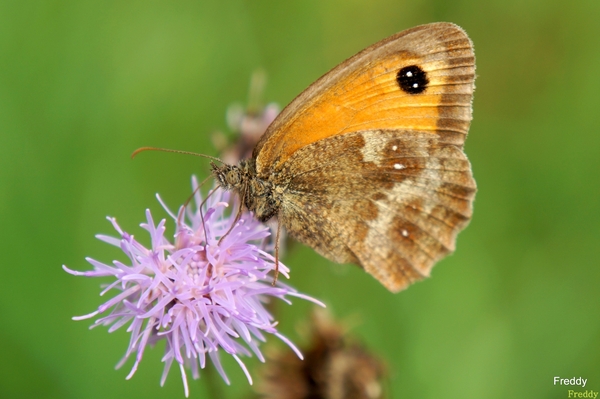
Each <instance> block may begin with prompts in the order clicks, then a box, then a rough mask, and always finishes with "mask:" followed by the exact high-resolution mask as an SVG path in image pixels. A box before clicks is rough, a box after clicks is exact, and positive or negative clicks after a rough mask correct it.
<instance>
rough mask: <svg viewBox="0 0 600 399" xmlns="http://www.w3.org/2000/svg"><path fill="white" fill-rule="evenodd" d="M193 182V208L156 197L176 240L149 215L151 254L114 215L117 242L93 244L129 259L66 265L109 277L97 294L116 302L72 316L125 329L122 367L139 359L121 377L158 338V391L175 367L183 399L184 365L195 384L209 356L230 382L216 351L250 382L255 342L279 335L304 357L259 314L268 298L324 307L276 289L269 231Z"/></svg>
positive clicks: (282, 270) (224, 194) (291, 291)
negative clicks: (175, 207)
mask: <svg viewBox="0 0 600 399" xmlns="http://www.w3.org/2000/svg"><path fill="white" fill-rule="evenodd" d="M192 185H193V188H194V190H195V192H196V194H195V202H196V206H195V207H191V206H189V207H182V208H180V210H179V212H178V215H175V214H173V213H172V212H170V211H169V209H168V208H167V207H166V206H165V205H164V203H163V202H162V201H161V199H160V197H158V196H157V197H158V199H159V201H160V202H161V204H162V205H163V207H164V208H165V210H167V212H168V213H169V214H170V216H171V217H172V218H173V220H174V221H175V222H176V228H175V236H174V240H169V239H168V238H167V237H165V230H166V221H165V220H161V221H160V222H159V223H157V224H155V222H154V220H153V218H152V215H151V214H150V211H149V210H147V211H146V222H145V223H142V224H141V226H142V228H143V229H144V230H146V231H148V233H149V234H150V240H151V245H150V248H147V247H145V246H144V245H142V244H141V243H140V242H138V241H137V240H136V239H134V237H133V235H130V234H128V233H127V232H125V231H124V230H123V229H122V228H121V227H120V226H119V225H118V224H117V221H116V220H115V219H114V218H108V220H109V221H110V222H111V223H112V225H113V227H114V228H115V230H116V231H117V232H118V234H119V237H118V238H114V237H109V236H104V235H98V236H97V238H98V239H100V240H102V241H104V242H106V243H108V244H111V245H114V246H117V247H120V248H121V250H122V251H123V252H124V253H125V255H127V258H128V262H120V261H113V264H112V265H108V264H105V263H102V262H99V261H97V260H94V259H91V258H87V259H86V260H87V261H88V262H89V263H90V264H91V265H92V266H93V270H92V271H87V272H79V271H74V270H71V269H69V268H67V267H66V266H63V268H64V270H65V271H67V272H68V273H71V274H73V275H76V276H87V277H103V276H110V277H113V278H114V279H115V281H114V282H112V283H111V284H109V285H108V286H106V288H105V289H104V290H103V292H102V294H101V295H104V294H105V293H107V292H109V291H116V292H117V293H116V295H115V296H113V297H112V298H111V299H109V300H108V301H106V302H105V303H104V304H102V305H101V306H99V307H98V309H97V310H96V311H95V312H92V313H90V314H88V315H85V316H81V317H76V318H74V319H76V320H81V319H87V318H91V317H95V316H97V315H103V316H102V317H100V318H99V319H97V320H96V321H95V323H94V325H93V326H92V327H95V326H98V325H106V326H109V332H112V331H115V330H117V329H119V328H120V327H122V326H124V325H128V327H127V331H128V332H130V333H131V340H130V342H129V347H128V348H127V351H126V353H125V356H124V357H123V359H122V360H121V362H120V363H119V365H118V367H120V366H122V365H123V364H124V363H125V361H126V360H127V359H128V358H130V357H131V356H133V355H134V354H135V362H134V365H133V367H132V370H131V372H130V373H129V375H128V376H127V378H128V379H129V378H131V377H132V376H133V374H134V373H135V371H136V369H137V367H138V365H139V363H140V361H141V360H142V356H143V354H144V350H145V349H146V347H147V346H148V345H153V344H155V343H156V342H157V341H160V340H161V339H164V340H165V342H166V344H165V354H164V357H163V359H162V360H163V362H164V363H165V367H164V372H163V376H162V379H161V385H163V384H164V382H165V380H166V377H167V374H168V372H169V369H170V368H171V365H172V363H173V361H176V362H177V363H178V364H179V368H180V370H181V375H182V379H183V384H184V390H185V395H186V396H188V394H189V389H188V385H187V377H186V371H185V370H186V368H189V369H190V370H191V372H192V376H193V378H194V379H197V378H199V377H200V369H202V368H204V367H205V365H206V358H207V355H208V357H209V358H210V359H211V361H212V362H213V364H214V366H215V368H216V369H217V370H218V372H219V374H220V375H221V377H222V378H223V379H224V380H225V382H226V383H227V384H229V379H228V378H227V375H226V373H225V371H224V370H223V367H222V365H221V362H220V360H219V355H220V353H221V352H225V353H227V354H229V355H231V356H232V357H233V358H234V359H235V360H236V361H237V362H238V364H239V365H240V367H241V368H242V369H243V371H244V373H245V374H246V376H247V378H248V381H249V383H250V384H252V378H251V376H250V374H249V372H248V370H247V369H246V366H245V365H244V363H243V362H242V360H241V359H240V356H251V355H252V353H254V354H255V355H256V356H257V358H258V359H259V360H261V361H263V362H264V357H263V355H262V353H261V351H260V348H259V344H260V342H264V341H265V334H273V335H275V336H277V337H278V338H279V339H281V340H282V341H283V342H285V343H286V344H287V345H288V346H289V347H290V348H291V349H293V350H294V351H295V352H296V354H297V355H298V356H299V357H300V358H302V355H301V353H300V352H299V351H298V349H297V348H296V347H295V346H294V345H293V344H292V343H291V342H290V341H289V340H288V339H287V338H286V337H284V336H283V335H281V334H280V333H279V332H278V331H277V328H276V326H277V322H275V321H274V318H273V316H272V315H271V314H270V313H269V312H268V310H267V309H266V308H265V303H266V302H267V301H268V300H269V299H270V297H275V298H279V299H281V300H283V301H285V302H287V303H290V301H289V297H299V298H303V299H307V300H309V301H313V302H316V303H318V304H320V305H322V304H321V303H320V302H318V301H317V300H315V299H313V298H310V297H308V296H306V295H303V294H300V293H298V292H297V291H296V290H294V289H292V288H291V287H289V286H287V285H285V284H283V283H281V282H277V284H276V285H275V286H273V285H272V283H273V273H271V272H273V271H274V269H275V260H274V258H273V256H272V255H270V254H269V252H268V248H265V247H264V245H261V242H266V241H265V238H266V237H267V236H269V234H270V233H269V230H268V228H267V227H266V226H264V225H262V224H260V223H259V222H258V221H256V220H255V219H254V218H253V217H252V214H251V213H249V212H244V213H243V214H242V215H241V217H240V218H239V220H237V221H236V218H235V216H236V213H237V207H236V206H235V204H233V206H231V205H232V203H231V197H230V194H229V193H227V192H224V191H223V190H221V189H216V190H215V191H214V193H213V194H212V196H210V197H209V198H208V199H207V200H206V201H205V204H204V205H201V204H202V198H201V196H200V194H198V192H199V191H198V190H197V188H198V186H197V182H196V180H195V179H193V184H192ZM230 208H233V210H231V209H230ZM279 273H281V274H282V275H283V276H285V277H289V269H288V268H287V267H286V266H285V265H283V264H281V262H280V263H279ZM109 310H110V313H109V314H106V315H104V314H105V313H106V312H108V311H109Z"/></svg>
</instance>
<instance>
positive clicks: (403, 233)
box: [402, 229, 408, 237]
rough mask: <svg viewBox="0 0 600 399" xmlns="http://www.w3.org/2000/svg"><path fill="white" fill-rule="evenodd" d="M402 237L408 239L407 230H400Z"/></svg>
mask: <svg viewBox="0 0 600 399" xmlns="http://www.w3.org/2000/svg"><path fill="white" fill-rule="evenodd" d="M402 237H408V230H405V229H402Z"/></svg>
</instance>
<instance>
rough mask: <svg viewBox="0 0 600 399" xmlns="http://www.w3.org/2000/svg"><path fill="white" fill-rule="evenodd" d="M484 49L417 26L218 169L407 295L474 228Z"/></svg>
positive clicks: (454, 32)
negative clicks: (475, 131)
mask: <svg viewBox="0 0 600 399" xmlns="http://www.w3.org/2000/svg"><path fill="white" fill-rule="evenodd" d="M474 81H475V55H474V52H473V44H472V42H471V40H470V39H469V37H468V36H467V34H466V33H465V31H464V30H463V29H461V28H460V27H458V26H456V25H454V24H451V23H433V24H428V25H421V26H417V27H415V28H412V29H408V30H405V31H403V32H400V33H397V34H395V35H393V36H391V37H388V38H387V39H384V40H382V41H380V42H378V43H376V44H374V45H372V46H370V47H368V48H366V49H365V50H363V51H361V52H360V53H358V54H356V55H355V56H353V57H351V58H349V59H347V60H346V61H344V62H343V63H342V64H340V65H338V66H337V67H335V68H334V69H332V70H331V71H329V72H328V73H326V74H325V75H324V76H322V77H321V78H320V79H319V80H317V81H316V82H315V83H313V84H312V85H310V86H309V87H308V88H307V89H306V90H305V91H304V92H302V93H301V94H300V95H299V96H298V97H296V98H295V99H294V100H293V101H292V102H291V103H290V104H289V105H288V106H287V107H286V108H285V109H284V110H283V111H282V112H281V113H280V114H279V116H278V117H277V118H276V119H275V120H274V121H273V122H272V124H271V125H270V126H269V127H268V129H267V130H266V132H265V133H264V135H263V136H262V138H261V139H260V141H259V142H258V144H257V145H256V147H255V148H254V151H253V154H252V157H251V158H250V159H248V160H244V161H241V162H240V163H239V164H238V165H217V164H214V163H213V164H212V174H213V175H214V177H215V178H216V181H217V183H218V184H219V185H220V186H221V187H223V188H224V189H226V190H233V191H235V192H237V193H239V194H240V196H241V198H242V201H243V203H244V204H245V206H246V207H247V208H248V209H249V210H250V211H252V212H254V214H255V215H256V217H257V218H258V219H259V220H261V221H263V222H264V221H267V220H269V219H271V218H273V217H277V219H278V221H279V223H280V224H281V225H283V227H285V229H286V230H287V232H288V234H289V235H290V236H292V237H294V238H295V239H297V240H298V241H300V242H302V243H304V244H306V245H308V246H310V247H312V248H314V250H315V251H317V252H318V253H319V254H321V255H323V256H324V257H326V258H328V259H330V260H332V261H334V262H337V263H356V264H358V265H360V266H361V267H362V268H364V270H365V271H367V272H368V273H370V274H371V275H373V277H375V278H376V279H377V280H379V281H380V282H381V283H382V284H383V285H384V286H385V287H386V288H388V289H389V290H390V291H392V292H398V291H400V290H402V289H404V288H406V287H408V286H409V285H410V284H411V283H413V282H415V281H418V280H421V279H423V278H424V277H427V276H429V274H430V271H431V268H432V267H433V265H434V264H435V263H436V262H437V261H439V260H440V259H442V258H443V257H445V256H446V255H448V254H449V253H451V252H453V251H454V249H455V242H456V236H457V234H458V233H459V232H460V231H461V230H462V229H464V228H465V227H466V226H467V224H468V223H469V221H470V219H471V215H472V204H473V200H474V197H475V192H476V185H475V181H474V179H473V175H472V171H471V165H470V163H469V161H468V159H467V157H466V155H465V153H464V151H463V145H464V142H465V138H466V136H467V133H468V130H469V126H470V122H471V119H472V107H471V103H472V98H473V90H474Z"/></svg>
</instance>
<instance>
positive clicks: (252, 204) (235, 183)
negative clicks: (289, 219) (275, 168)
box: [211, 159, 281, 222]
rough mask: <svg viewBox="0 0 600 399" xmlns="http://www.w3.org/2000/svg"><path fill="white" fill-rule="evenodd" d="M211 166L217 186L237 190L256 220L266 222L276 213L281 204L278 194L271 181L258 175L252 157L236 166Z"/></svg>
mask: <svg viewBox="0 0 600 399" xmlns="http://www.w3.org/2000/svg"><path fill="white" fill-rule="evenodd" d="M211 167H212V174H213V176H214V177H215V179H216V180H217V182H218V184H219V186H221V187H222V188H223V189H225V190H228V191H234V192H237V193H238V194H239V195H240V197H241V198H243V201H244V205H246V207H247V208H248V209H249V210H250V211H252V212H254V214H255V216H256V217H257V218H258V220H260V221H261V222H266V221H267V220H269V219H271V218H272V217H273V216H276V215H277V213H278V212H279V208H280V206H281V197H280V194H279V195H278V191H277V190H276V189H275V185H274V184H273V183H272V182H270V181H268V180H265V179H262V178H259V177H258V175H257V173H256V164H255V162H254V159H248V160H244V161H241V162H240V163H239V164H238V165H237V166H236V165H221V166H220V165H217V164H214V163H211Z"/></svg>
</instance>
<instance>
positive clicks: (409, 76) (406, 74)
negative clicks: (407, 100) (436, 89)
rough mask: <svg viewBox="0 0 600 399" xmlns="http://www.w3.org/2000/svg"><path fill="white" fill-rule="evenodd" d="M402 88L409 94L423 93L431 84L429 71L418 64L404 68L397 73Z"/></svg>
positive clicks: (397, 79)
mask: <svg viewBox="0 0 600 399" xmlns="http://www.w3.org/2000/svg"><path fill="white" fill-rule="evenodd" d="M396 81H397V82H398V85H399V86H400V88H401V89H402V90H403V91H405V92H407V93H408V94H419V93H423V92H424V91H425V89H426V88H427V85H428V84H429V79H427V73H426V72H425V71H424V70H422V69H421V68H420V67H419V66H417V65H410V66H407V67H404V68H402V69H401V70H399V71H398V74H397V75H396Z"/></svg>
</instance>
